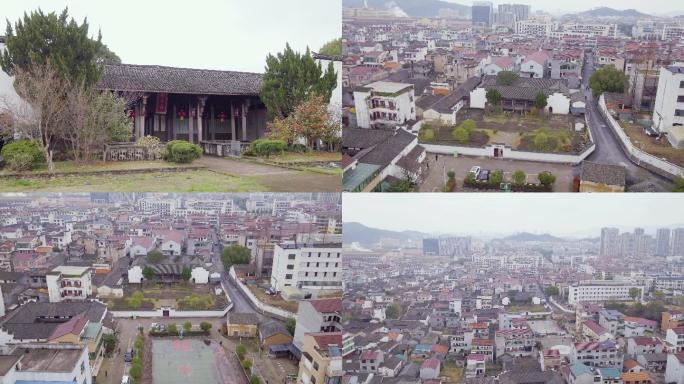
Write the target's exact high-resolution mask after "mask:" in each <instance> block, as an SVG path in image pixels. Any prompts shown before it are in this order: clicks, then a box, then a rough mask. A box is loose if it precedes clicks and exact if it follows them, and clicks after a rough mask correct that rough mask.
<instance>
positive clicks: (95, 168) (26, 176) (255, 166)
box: [0, 154, 341, 192]
mask: <svg viewBox="0 0 684 384" xmlns="http://www.w3.org/2000/svg"><path fill="white" fill-rule="evenodd" d="M336 155H339V154H336ZM290 156H292V157H294V155H290ZM321 156H322V155H321ZM287 160H288V157H286V156H284V158H283V159H280V158H276V159H274V163H275V162H277V161H282V162H286V161H287ZM295 160H296V157H295ZM306 160H307V161H304V160H302V159H301V158H300V159H299V161H295V163H296V164H297V166H296V167H295V166H287V167H286V166H284V165H282V166H281V165H274V164H259V163H256V162H250V161H247V160H238V159H228V158H220V157H213V156H203V157H202V158H200V159H199V160H197V161H195V162H194V163H193V164H175V163H169V162H165V161H161V160H159V161H130V162H93V163H90V164H86V165H77V164H75V163H73V162H57V163H56V169H55V173H54V174H49V173H47V172H46V169H42V168H39V169H36V170H32V171H29V172H23V173H20V174H17V173H12V172H11V171H9V170H7V169H2V170H0V176H2V178H0V191H3V192H18V191H26V190H32V191H40V192H159V191H164V192H253V191H279V192H280V191H282V192H297V191H311V192H336V191H339V190H340V179H341V173H340V172H339V171H338V169H339V168H338V169H335V168H334V167H330V166H327V164H328V163H330V162H334V159H332V160H331V158H330V157H325V156H323V160H322V159H321V158H320V157H316V156H314V157H312V158H307V159H306ZM309 160H310V161H309ZM327 160H330V161H327Z"/></svg>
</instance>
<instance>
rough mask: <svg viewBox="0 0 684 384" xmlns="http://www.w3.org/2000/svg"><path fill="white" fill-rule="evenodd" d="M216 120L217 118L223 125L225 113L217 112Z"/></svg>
mask: <svg viewBox="0 0 684 384" xmlns="http://www.w3.org/2000/svg"><path fill="white" fill-rule="evenodd" d="M218 118H219V120H220V121H221V122H222V123H223V120H225V119H226V113H225V112H223V111H221V112H219V113H218Z"/></svg>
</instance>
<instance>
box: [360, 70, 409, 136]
mask: <svg viewBox="0 0 684 384" xmlns="http://www.w3.org/2000/svg"><path fill="white" fill-rule="evenodd" d="M354 106H355V107H356V122H357V125H358V126H359V127H360V128H395V127H400V126H406V125H407V122H409V121H415V120H416V103H415V91H414V87H413V84H405V83H392V82H386V81H378V82H374V83H371V84H368V85H365V86H361V87H357V88H356V89H355V90H354Z"/></svg>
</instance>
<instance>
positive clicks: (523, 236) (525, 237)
mask: <svg viewBox="0 0 684 384" xmlns="http://www.w3.org/2000/svg"><path fill="white" fill-rule="evenodd" d="M504 240H508V241H543V242H557V241H565V240H564V239H562V238H560V237H556V236H553V235H549V234H548V233H544V234H541V235H535V234H534V233H529V232H520V233H516V234H515V235H511V236H508V237H505V238H504Z"/></svg>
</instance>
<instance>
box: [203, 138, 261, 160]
mask: <svg viewBox="0 0 684 384" xmlns="http://www.w3.org/2000/svg"><path fill="white" fill-rule="evenodd" d="M199 145H200V146H201V147H202V151H203V152H204V154H205V155H213V156H219V157H226V156H233V157H240V156H242V153H243V152H245V151H246V150H247V148H249V142H243V141H238V140H203V141H200V143H199Z"/></svg>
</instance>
